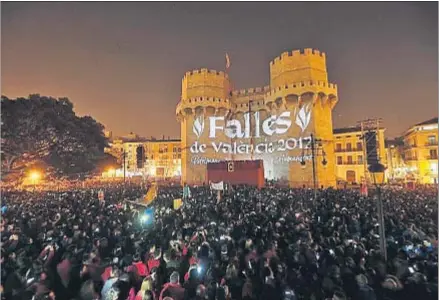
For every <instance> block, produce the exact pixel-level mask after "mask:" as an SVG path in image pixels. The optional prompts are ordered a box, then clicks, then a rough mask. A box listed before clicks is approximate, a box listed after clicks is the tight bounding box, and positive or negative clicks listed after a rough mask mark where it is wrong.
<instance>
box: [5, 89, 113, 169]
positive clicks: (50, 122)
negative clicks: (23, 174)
mask: <svg viewBox="0 0 439 300" xmlns="http://www.w3.org/2000/svg"><path fill="white" fill-rule="evenodd" d="M1 116H2V123H3V124H2V128H1V129H2V132H1V137H2V145H1V146H2V149H1V150H2V163H3V165H4V167H5V168H6V171H11V170H15V169H20V168H23V167H26V166H29V165H30V164H34V163H35V162H36V161H43V162H45V163H46V164H48V165H50V166H52V167H53V168H54V170H55V171H56V172H57V173H58V174H65V175H68V174H75V173H82V172H88V171H91V170H92V169H93V168H94V167H95V165H96V163H97V162H98V160H99V159H100V158H101V157H102V156H103V154H104V148H105V146H106V145H107V139H106V138H105V136H104V133H103V130H104V126H103V125H101V124H100V123H98V122H96V120H94V119H93V118H92V117H90V116H84V117H78V116H76V114H75V112H74V111H73V104H72V103H71V102H70V101H69V99H67V98H59V99H54V98H51V97H45V96H40V95H30V96H29V98H17V99H8V98H7V97H5V96H2V103H1ZM5 168H4V169H3V170H5Z"/></svg>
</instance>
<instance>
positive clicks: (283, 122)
mask: <svg viewBox="0 0 439 300" xmlns="http://www.w3.org/2000/svg"><path fill="white" fill-rule="evenodd" d="M290 114H291V113H290V112H289V111H285V112H283V113H281V114H280V116H279V118H277V120H276V125H277V127H276V133H277V134H283V133H285V132H287V131H288V129H289V128H290V126H291V119H290ZM279 126H280V127H279ZM282 126H284V127H282Z"/></svg>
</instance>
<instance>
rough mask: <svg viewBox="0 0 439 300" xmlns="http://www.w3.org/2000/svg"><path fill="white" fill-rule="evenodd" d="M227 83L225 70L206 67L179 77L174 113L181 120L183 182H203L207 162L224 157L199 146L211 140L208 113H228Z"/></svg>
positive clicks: (207, 143)
mask: <svg viewBox="0 0 439 300" xmlns="http://www.w3.org/2000/svg"><path fill="white" fill-rule="evenodd" d="M229 86H230V83H229V77H228V76H227V74H225V73H224V72H217V71H214V70H208V69H201V70H194V71H191V72H186V74H185V75H184V77H183V79H182V83H181V100H180V103H178V105H177V110H176V115H177V120H178V121H179V122H181V144H182V145H181V148H182V157H181V163H182V166H181V173H182V182H183V183H188V184H201V183H203V182H205V178H206V163H207V162H215V161H220V160H224V155H221V153H217V152H215V151H212V149H211V146H208V147H206V148H203V147H201V148H200V147H198V146H199V145H209V144H210V141H209V128H208V123H209V117H215V116H219V117H224V116H225V115H227V114H228V113H229V111H230V98H229V94H230V93H229V91H230V88H229ZM215 140H216V141H217V142H218V143H220V142H221V141H225V136H224V134H221V133H218V134H217V136H216V137H215ZM194 144H195V145H196V146H194ZM191 146H192V147H191Z"/></svg>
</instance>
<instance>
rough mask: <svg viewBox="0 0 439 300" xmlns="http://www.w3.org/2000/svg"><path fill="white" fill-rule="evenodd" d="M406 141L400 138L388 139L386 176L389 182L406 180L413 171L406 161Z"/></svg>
mask: <svg viewBox="0 0 439 300" xmlns="http://www.w3.org/2000/svg"><path fill="white" fill-rule="evenodd" d="M403 150H404V141H403V140H402V139H400V138H398V139H395V140H386V154H387V169H386V178H387V179H388V181H389V182H391V183H392V182H395V183H396V182H400V183H402V182H404V181H405V179H406V177H407V176H408V174H409V173H410V172H411V171H414V170H410V168H409V167H408V166H407V165H406V163H405V161H404V156H403V153H404V151H403Z"/></svg>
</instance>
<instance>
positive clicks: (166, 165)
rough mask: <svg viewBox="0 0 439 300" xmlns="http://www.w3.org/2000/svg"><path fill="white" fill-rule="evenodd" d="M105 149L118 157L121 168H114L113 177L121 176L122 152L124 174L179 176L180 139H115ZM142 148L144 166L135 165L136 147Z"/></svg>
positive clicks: (159, 176) (161, 176) (158, 176)
mask: <svg viewBox="0 0 439 300" xmlns="http://www.w3.org/2000/svg"><path fill="white" fill-rule="evenodd" d="M110 146H111V147H110V148H108V149H106V152H107V153H110V154H112V155H114V156H115V157H117V158H118V161H119V163H120V164H121V167H122V170H116V171H115V173H114V174H116V175H115V177H119V176H123V165H124V162H123V161H124V159H123V153H124V152H125V167H126V170H125V171H126V172H125V173H126V174H134V175H135V176H145V177H154V178H161V179H163V178H171V177H179V176H181V141H180V140H178V139H162V140H156V139H151V140H142V139H139V138H138V140H137V141H136V140H130V141H124V140H122V139H115V140H114V141H113V142H112V143H111V145H110ZM139 146H143V148H144V150H145V151H144V153H145V157H144V166H143V168H138V167H137V147H139Z"/></svg>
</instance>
